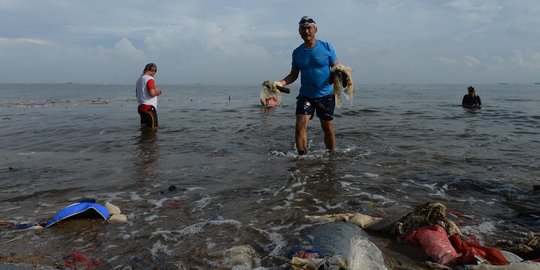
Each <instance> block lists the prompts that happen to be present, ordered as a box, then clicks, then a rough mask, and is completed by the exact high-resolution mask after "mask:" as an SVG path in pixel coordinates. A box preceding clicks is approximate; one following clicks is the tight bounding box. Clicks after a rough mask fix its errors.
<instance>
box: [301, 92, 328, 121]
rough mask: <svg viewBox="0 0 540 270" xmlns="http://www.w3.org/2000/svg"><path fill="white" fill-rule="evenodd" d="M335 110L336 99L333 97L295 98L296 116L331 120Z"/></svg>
mask: <svg viewBox="0 0 540 270" xmlns="http://www.w3.org/2000/svg"><path fill="white" fill-rule="evenodd" d="M335 108H336V99H335V98H334V95H328V96H324V97H318V98H308V97H306V96H302V95H300V96H298V97H296V114H303V115H311V118H313V115H314V114H315V112H316V113H317V117H318V118H319V119H322V120H333V119H334V110H335Z"/></svg>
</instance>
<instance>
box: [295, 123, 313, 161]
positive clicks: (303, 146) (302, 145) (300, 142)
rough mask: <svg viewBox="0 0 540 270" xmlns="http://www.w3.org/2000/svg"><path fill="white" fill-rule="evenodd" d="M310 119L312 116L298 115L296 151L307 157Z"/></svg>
mask: <svg viewBox="0 0 540 270" xmlns="http://www.w3.org/2000/svg"><path fill="white" fill-rule="evenodd" d="M310 117H311V115H304V114H297V115H296V128H295V141H296V149H297V150H298V154H299V155H305V154H306V153H307V149H308V143H307V142H308V141H307V126H308V122H309V118H310Z"/></svg>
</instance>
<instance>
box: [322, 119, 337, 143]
mask: <svg viewBox="0 0 540 270" xmlns="http://www.w3.org/2000/svg"><path fill="white" fill-rule="evenodd" d="M321 127H322V130H323V132H324V144H325V145H326V149H328V150H335V149H336V137H335V135H334V121H333V120H323V119H321Z"/></svg>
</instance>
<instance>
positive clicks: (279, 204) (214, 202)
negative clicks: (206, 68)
mask: <svg viewBox="0 0 540 270" xmlns="http://www.w3.org/2000/svg"><path fill="white" fill-rule="evenodd" d="M160 87H161V88H162V90H163V95H162V96H160V97H159V106H158V115H159V126H160V128H159V130H158V132H157V133H155V134H146V133H142V132H141V131H140V130H139V116H138V114H137V110H136V107H137V103H136V99H135V90H134V86H133V85H84V84H0V97H1V100H0V114H1V116H2V117H1V120H0V121H1V122H0V124H1V126H2V128H1V129H0V135H1V138H2V139H1V141H0V149H1V161H0V164H1V166H0V202H1V204H0V205H1V206H0V220H3V221H11V222H14V223H26V222H39V221H42V220H46V219H48V218H50V217H51V216H53V215H54V214H55V213H56V212H57V211H59V210H61V209H62V208H63V207H65V206H67V205H69V204H71V203H73V202H77V201H78V200H81V199H83V198H95V199H96V200H97V201H98V202H103V203H104V202H105V201H109V202H111V203H113V204H115V205H117V206H119V207H120V208H121V209H122V211H123V213H124V214H126V215H127V217H128V222H127V223H124V224H103V223H101V222H74V223H68V224H61V225H59V226H56V227H53V228H50V229H43V230H30V231H13V230H0V256H2V257H11V258H15V259H24V258H31V259H33V260H34V261H37V262H40V263H44V264H49V265H51V264H53V263H55V262H56V263H58V261H62V260H63V258H65V257H66V256H67V255H69V254H70V253H72V252H81V253H84V254H85V255H86V256H88V257H91V258H99V259H100V260H102V262H101V264H99V265H98V266H96V268H97V269H130V268H131V269H145V268H150V269H167V268H168V269H180V268H182V267H184V266H185V267H191V268H193V269H210V268H217V267H220V266H224V267H233V266H232V265H230V264H231V260H230V251H231V250H238V249H235V248H237V247H242V248H241V250H244V249H247V250H252V252H249V254H248V255H249V256H247V257H250V258H252V259H253V260H252V261H250V262H243V263H245V264H246V265H248V264H250V265H252V266H253V265H255V266H260V267H261V268H267V269H276V268H277V269H279V268H287V267H288V265H287V264H286V263H284V262H283V261H282V260H278V259H276V257H279V256H284V255H285V254H286V253H287V251H288V250H289V249H290V247H292V246H293V245H295V244H297V243H298V239H300V238H302V235H300V234H301V233H300V232H301V231H302V229H304V228H306V227H309V226H311V225H312V224H310V223H309V222H307V221H306V220H304V219H303V218H302V217H303V216H304V215H318V214H330V213H345V212H359V213H364V214H373V215H378V216H381V215H387V214H392V213H395V212H399V211H403V210H409V209H411V208H412V207H414V206H415V205H418V204H420V203H424V202H427V201H438V202H441V203H443V204H445V205H446V206H447V207H448V209H450V210H452V211H454V212H453V213H454V216H453V217H454V218H456V219H457V220H456V222H458V224H459V226H460V228H461V229H462V230H463V231H464V232H466V233H470V234H474V235H475V236H476V237H478V238H479V239H480V240H481V241H482V242H483V243H484V244H486V245H490V244H493V243H494V242H495V241H497V240H499V239H501V238H505V237H513V236H522V235H523V233H525V232H527V231H529V230H532V231H538V225H539V223H540V222H539V219H538V214H539V212H538V210H537V201H538V199H539V195H537V194H536V193H535V192H534V187H535V185H538V184H539V180H540V176H539V172H540V165H539V164H540V152H539V151H538V149H540V136H539V133H540V106H539V104H540V85H536V84H492V85H475V88H476V89H477V92H478V94H479V95H480V96H481V98H482V101H483V107H482V109H477V110H471V109H464V108H462V107H461V106H460V103H461V98H462V97H463V95H464V94H465V93H466V87H467V85H401V84H384V85H358V90H357V92H356V93H355V96H354V102H353V103H352V105H351V104H350V103H348V102H347V101H346V100H344V103H343V107H342V108H341V109H339V110H336V115H335V120H334V124H335V133H336V141H337V150H336V151H335V152H333V153H329V152H327V151H325V148H324V143H323V135H322V132H321V128H320V124H319V122H318V120H317V118H314V119H313V120H312V121H311V122H310V123H309V128H308V138H309V145H310V149H309V154H308V155H307V156H302V157H299V156H297V155H296V150H295V145H294V119H295V116H294V109H295V95H296V93H298V86H294V85H293V86H292V87H291V88H292V92H293V93H292V94H291V95H284V96H283V105H282V106H279V107H277V108H275V109H264V108H261V106H260V103H259V91H260V85H239V86H233V85H160ZM456 213H457V214H456ZM460 214H463V215H464V216H462V215H460ZM383 252H384V250H383ZM245 257H246V256H244V257H242V258H245ZM126 267H127V268H126Z"/></svg>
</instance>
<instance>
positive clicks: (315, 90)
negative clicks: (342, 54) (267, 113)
mask: <svg viewBox="0 0 540 270" xmlns="http://www.w3.org/2000/svg"><path fill="white" fill-rule="evenodd" d="M298 32H299V34H300V37H301V38H302V40H303V41H304V42H303V43H302V44H301V45H300V46H298V47H297V48H296V49H294V51H293V53H292V67H291V71H290V72H289V74H288V75H287V76H285V78H283V79H282V80H281V81H279V82H276V83H277V84H278V85H279V86H285V85H288V84H291V83H293V82H294V81H296V79H297V78H298V76H299V75H300V73H302V76H301V86H300V94H299V95H298V97H296V100H297V101H296V125H295V142H296V149H297V150H298V154H299V155H305V154H306V153H307V151H308V138H307V127H308V122H309V120H311V119H312V118H313V116H314V114H315V113H316V114H317V117H318V118H319V120H320V123H321V128H322V130H323V132H324V144H325V146H326V149H328V150H334V149H335V148H336V139H335V135H334V122H333V119H334V109H335V107H336V99H335V95H334V92H333V88H332V79H331V74H332V73H331V71H332V68H333V67H336V66H337V65H339V62H338V59H337V56H336V53H335V51H334V47H333V46H332V44H331V43H329V42H325V41H321V40H318V39H316V38H315V34H316V33H317V24H316V23H315V21H314V20H313V19H312V18H311V17H309V16H304V17H302V18H301V19H300V22H299V23H298Z"/></svg>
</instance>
